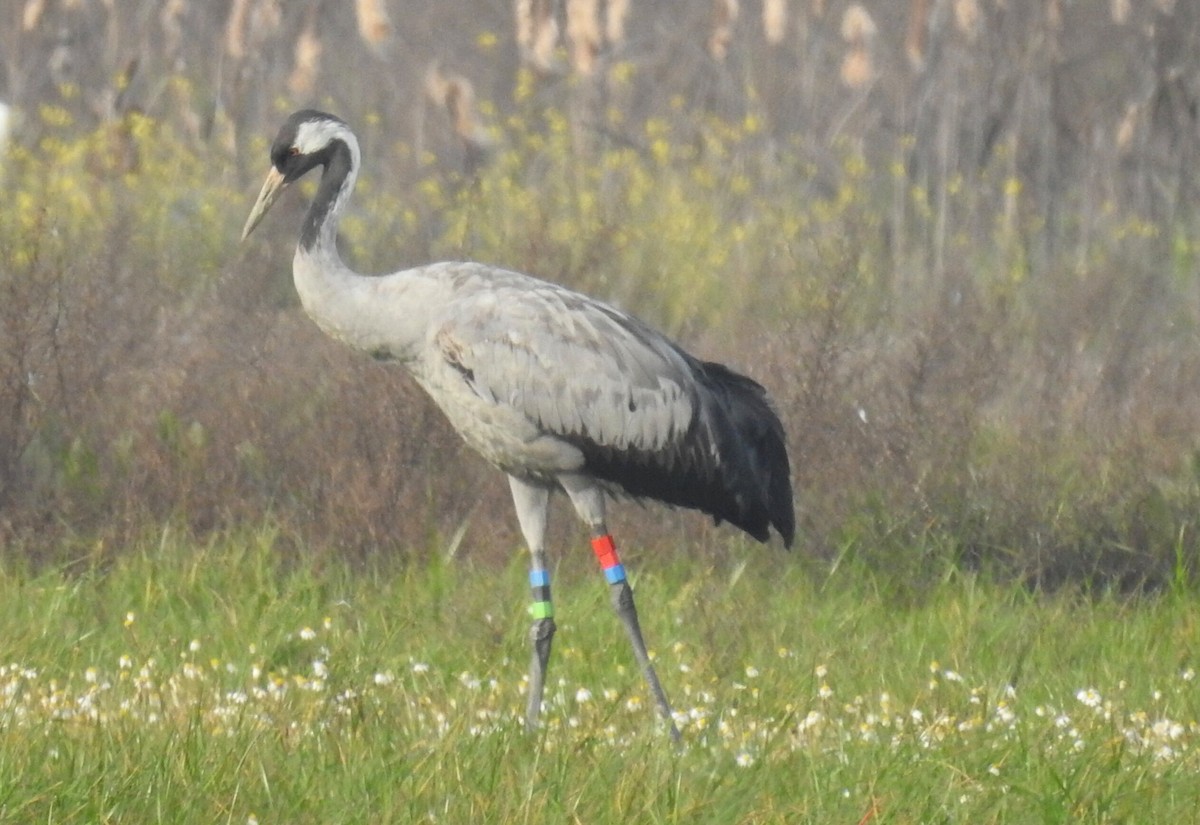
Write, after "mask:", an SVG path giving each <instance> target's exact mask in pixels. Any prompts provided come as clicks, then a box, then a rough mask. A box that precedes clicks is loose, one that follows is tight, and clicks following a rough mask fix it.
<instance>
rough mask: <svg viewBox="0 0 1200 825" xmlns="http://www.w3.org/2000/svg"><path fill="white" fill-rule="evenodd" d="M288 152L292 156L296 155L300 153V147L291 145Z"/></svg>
mask: <svg viewBox="0 0 1200 825" xmlns="http://www.w3.org/2000/svg"><path fill="white" fill-rule="evenodd" d="M288 154H289V155H291V156H292V157H295V156H296V155H298V154H300V147H299V146H293V147H292V148H291V149H288Z"/></svg>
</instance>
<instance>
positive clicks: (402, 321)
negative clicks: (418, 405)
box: [292, 129, 422, 360]
mask: <svg viewBox="0 0 1200 825" xmlns="http://www.w3.org/2000/svg"><path fill="white" fill-rule="evenodd" d="M323 151H324V153H325V157H324V158H323V160H324V167H325V168H324V173H323V174H322V175H321V182H320V184H318V186H317V193H316V195H315V196H314V197H313V201H312V205H311V206H309V209H308V214H307V215H306V216H305V218H304V225H303V227H302V228H301V232H300V243H299V244H298V245H297V246H296V255H295V258H294V259H293V260H292V276H293V280H294V281H295V284H296V292H297V293H298V294H299V296H300V303H301V304H302V305H303V306H304V311H305V312H306V313H308V316H309V317H310V318H312V319H313V320H314V321H315V322H316V323H317V326H319V327H320V328H321V329H322V330H324V331H325V332H326V333H328V334H329V335H330V336H332V337H333V338H336V339H338V340H340V341H343V342H345V343H347V344H349V345H350V346H353V347H356V348H358V349H362V350H366V351H367V352H371V353H374V354H376V355H377V356H379V357H392V358H398V359H401V360H407V359H408V357H410V353H411V351H412V349H413V347H414V344H415V342H416V341H417V340H418V339H419V337H420V334H421V329H422V328H421V327H420V324H419V321H420V317H419V315H410V314H408V313H403V312H396V309H397V307H398V306H402V305H403V304H402V301H403V299H404V296H406V295H408V293H409V292H410V287H411V283H410V282H409V281H408V279H403V280H399V281H398V280H396V278H395V277H393V278H392V279H384V278H381V277H368V276H365V275H360V274H358V273H356V272H354V271H353V270H351V269H350V268H349V267H347V266H346V265H345V264H344V263H343V262H342V258H341V255H339V254H338V250H337V228H338V221H339V220H340V219H341V216H342V211H343V210H344V209H345V207H346V203H347V201H349V199H350V194H351V192H352V191H353V189H354V182H355V180H356V179H357V177H358V163H359V149H358V141H357V140H355V138H354V135H353V134H351V133H350V131H349V130H348V129H346V130H344V131H341V132H340V133H339V134H338V136H337V137H336V138H335V139H334V140H332V141H331V142H330V143H329V144H328V147H327V148H326V149H325V150H323ZM385 280H387V281H388V283H387V284H386V285H385ZM384 292H386V293H387V297H385V296H384V295H383V294H382V293H384Z"/></svg>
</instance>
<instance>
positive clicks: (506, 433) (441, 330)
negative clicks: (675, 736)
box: [243, 111, 795, 722]
mask: <svg viewBox="0 0 1200 825" xmlns="http://www.w3.org/2000/svg"><path fill="white" fill-rule="evenodd" d="M359 159H360V154H359V148H358V142H357V140H356V138H355V137H354V135H353V133H352V132H351V131H350V129H349V127H348V126H346V124H345V123H344V122H342V121H341V120H339V119H338V118H336V117H333V116H332V115H327V114H323V113H320V112H314V111H303V112H297V113H296V114H294V115H292V117H290V118H289V119H288V120H287V122H286V123H285V124H284V126H283V128H282V129H281V130H280V133H279V136H278V137H277V139H276V141H275V143H274V144H273V146H272V148H271V160H272V169H271V171H270V174H269V175H268V177H267V181H266V183H265V184H264V185H263V189H262V192H261V193H260V195H259V198H258V202H257V203H256V204H255V207H254V209H253V210H252V212H251V214H250V217H249V218H248V219H247V222H246V228H245V230H244V232H243V237H245V236H246V235H249V233H250V232H251V231H252V230H253V228H254V227H255V226H256V225H257V223H258V221H259V220H261V218H262V216H263V215H264V214H265V213H266V212H267V210H268V209H269V208H270V206H271V204H272V203H274V201H275V199H276V197H277V196H278V194H279V193H280V192H281V191H282V190H283V189H284V188H285V187H286V186H287V185H288V184H289V183H291V182H292V181H294V180H296V179H298V178H300V177H302V176H303V175H304V174H306V173H307V172H308V171H310V170H311V169H313V168H315V167H317V166H321V167H323V169H324V172H323V174H322V178H321V182H320V184H319V186H318V189H317V193H316V195H315V196H314V198H313V202H312V205H311V207H310V209H309V212H308V215H307V216H306V218H305V220H304V224H303V226H302V229H301V236H300V243H299V245H298V247H297V249H296V254H295V258H294V261H293V272H294V277H295V284H296V289H297V292H298V293H299V295H300V299H301V302H302V304H303V305H304V308H305V310H306V311H307V312H308V314H309V315H310V316H311V317H312V318H313V319H314V320H315V321H316V323H317V324H318V325H319V326H320V327H321V328H322V329H323V330H325V331H326V332H327V333H329V334H330V335H331V336H333V337H334V338H337V339H339V340H342V341H344V342H345V343H347V344H349V345H351V346H354V347H357V348H359V349H362V350H365V351H367V352H369V353H371V354H373V355H374V356H375V357H378V358H385V359H391V360H395V361H397V362H399V363H400V364H402V365H403V366H404V367H405V368H406V369H407V370H408V371H409V372H410V373H411V374H412V375H413V377H414V378H415V379H416V380H417V382H418V383H419V384H420V385H421V386H422V387H423V388H424V389H425V390H426V391H427V392H428V394H429V396H430V397H431V398H432V399H433V400H434V401H435V402H436V403H437V405H438V406H439V407H440V408H441V409H442V411H443V412H444V413H445V414H446V417H447V418H448V419H449V421H450V423H451V424H452V425H453V426H454V428H455V429H456V430H457V431H458V432H459V434H460V435H461V436H462V437H463V439H464V440H465V441H466V442H467V443H468V444H469V445H470V446H471V447H472V448H474V449H475V450H476V451H478V452H479V453H480V455H482V456H483V457H484V458H485V459H487V460H488V461H489V462H491V463H492V464H493V465H495V466H496V467H498V468H500V469H501V470H503V471H504V472H505V473H507V474H508V475H509V478H510V483H511V485H512V487H513V496H514V502H515V504H516V506H517V515H518V518H519V520H520V522H521V527H522V531H523V533H524V534H525V537H526V540H527V541H528V542H529V546H530V552H531V554H532V555H533V558H534V567H535V569H541V568H540V565H541V563H542V553H543V547H542V542H543V538H544V529H545V519H546V513H545V509H546V502H547V501H548V492H549V491H552V490H554V489H563V490H565V491H566V492H567V494H568V495H569V497H570V498H571V500H572V503H573V504H574V505H575V508H576V510H577V511H578V512H579V514H580V516H581V518H583V519H584V521H585V522H587V523H588V525H589V526H590V527H591V528H592V531H593V535H603V534H605V533H603V532H597V531H603V530H604V526H603V523H604V512H603V510H604V505H603V498H604V494H605V493H607V494H618V495H621V494H624V495H630V496H635V497H638V498H649V499H655V500H659V501H662V502H665V503H667V504H670V505H675V506H682V507H690V508H695V509H698V510H701V511H703V512H706V513H708V514H709V515H711V516H713V518H714V519H716V520H717V521H722V520H725V521H729V522H731V523H733V524H735V525H737V526H738V527H740V528H742V529H743V530H745V531H746V532H748V533H750V534H751V535H752V536H754V537H755V538H756V539H759V540H760V541H765V540H766V539H767V538H768V537H769V534H770V529H771V528H772V527H774V529H775V530H776V531H778V532H779V534H780V535H781V537H782V538H783V541H784V543H785V544H788V545H790V544H791V542H792V539H793V535H794V530H795V522H794V515H793V510H792V491H791V482H790V478H789V465H788V458H787V452H786V447H785V440H784V433H783V426H782V424H781V423H780V421H779V418H778V416H777V415H776V414H775V412H774V411H773V409H772V408H771V404H770V402H769V400H768V398H767V395H766V392H765V390H763V388H762V387H761V386H759V385H758V384H757V383H755V382H754V381H752V380H751V379H749V378H746V377H745V376H742V375H739V374H737V373H735V372H733V371H732V370H729V369H728V368H726V367H724V366H721V365H720V364H715V363H708V362H703V361H700V360H698V359H696V358H694V357H692V356H691V355H689V354H688V353H686V352H684V351H683V350H682V349H680V348H679V347H678V346H677V345H675V344H674V343H672V342H671V341H670V340H669V339H667V338H666V337H664V336H663V335H661V334H660V333H658V332H656V331H654V330H653V329H651V328H650V327H649V326H647V325H646V324H644V323H642V322H641V321H639V320H638V319H636V318H634V317H633V316H630V315H628V314H626V313H624V312H622V311H620V310H618V309H615V308H613V307H611V306H609V305H607V304H604V303H602V302H600V301H596V300H593V299H591V298H589V297H587V296H585V295H581V294H579V293H576V292H573V291H571V290H568V289H565V288H563V287H561V286H557V285H555V284H551V283H548V282H545V281H541V280H538V279H536V278H532V277H530V276H527V275H522V274H520V273H516V272H511V271H508V270H504V269H498V268H495V267H491V266H485V265H483V264H477V263H462V262H448V263H438V264H432V265H428V266H421V267H416V268H413V269H408V270H403V271H400V272H396V273H393V274H391V275H386V276H380V277H365V276H361V275H358V274H356V273H354V272H352V271H351V270H350V269H348V268H347V267H346V266H345V265H344V264H343V263H342V261H341V258H340V256H339V255H338V252H337V247H336V226H337V221H338V218H339V216H340V214H341V211H342V209H343V208H344V207H345V205H346V202H347V199H348V197H349V195H350V192H351V191H352V189H353V187H354V182H355V179H356V176H357V172H358V167H359ZM547 592H548V591H547ZM620 609H621V608H620V607H619V610H620ZM629 613H630V614H631V615H632V616H633V628H632V629H631V630H630V632H631V638H633V637H634V636H635V633H634V629H635V628H636V614H634V613H633V609H632V595H631V594H630V595H629ZM622 618H623V620H626V618H627V617H626V614H625V613H622ZM626 625H627V628H630V627H631V626H630V624H629V621H627V620H626ZM549 632H550V634H552V633H553V626H552V624H551V627H550V631H549ZM640 641H641V639H640V631H638V632H637V633H636V638H634V646H635V653H637V652H638V647H639V644H640ZM643 648H644V646H643ZM548 651H549V641H548V638H547V641H546V647H545V656H548ZM545 656H543V657H542V662H541V671H542V672H537V673H535V674H534V675H536V676H537V677H538V679H539V680H540V678H541V677H542V676H544V667H545V661H544V659H545ZM643 657H644V649H643V650H642V651H641V652H640V653H639V661H641V660H642V658H643ZM537 661H538V658H537V656H535V662H534V670H535V671H537V670H538V666H537ZM643 666H644V669H648V660H646V661H645V662H643ZM647 678H648V679H650V680H651V687H652V689H654V688H657V682H656V679H654V678H652V670H648V672H647ZM537 692H538V696H537V701H538V702H540V682H539V683H538V686H537ZM656 695H658V698H659V699H660V708H661V709H663V710H664V711H666V710H667V705H666V701H665V696H661V688H658V689H657V691H656ZM536 712H537V708H536V707H535V705H534V702H533V700H532V698H531V708H530V717H531V722H532V721H533V720H534V719H535V718H536Z"/></svg>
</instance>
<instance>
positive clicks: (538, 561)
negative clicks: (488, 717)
mask: <svg viewBox="0 0 1200 825" xmlns="http://www.w3.org/2000/svg"><path fill="white" fill-rule="evenodd" d="M508 483H509V487H510V488H511V489H512V496H513V504H515V505H516V508H517V521H518V522H519V523H520V525H521V532H522V534H524V536H525V542H526V544H527V545H528V547H529V558H530V561H529V586H530V588H531V589H532V590H533V604H531V605H530V606H529V614H530V615H531V616H532V617H533V624H532V626H531V627H530V628H529V641H530V642H531V643H532V645H533V653H532V656H531V658H530V662H529V700H528V704H527V705H526V706H525V727H527V728H528V729H530V730H533V729H534V728H536V727H537V725H538V717H539V716H540V715H541V712H542V694H543V693H544V692H545V689H546V666H547V665H548V664H549V662H550V644H551V642H553V641H554V631H555V629H556V628H555V625H554V603H553V602H552V601H551V600H550V571H549V569H548V568H547V566H546V548H545V537H546V516H547V513H548V511H549V509H550V491H549V490H548V489H547V488H545V487H538V486H535V485H533V484H530V483H528V482H525V481H522V480H521V479H518V478H514V477H512V476H509V478H508Z"/></svg>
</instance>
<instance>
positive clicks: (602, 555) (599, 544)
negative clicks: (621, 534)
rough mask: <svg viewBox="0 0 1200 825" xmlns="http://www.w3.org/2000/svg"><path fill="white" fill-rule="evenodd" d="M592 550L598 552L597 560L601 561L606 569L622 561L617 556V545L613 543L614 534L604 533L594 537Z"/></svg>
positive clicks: (601, 564)
mask: <svg viewBox="0 0 1200 825" xmlns="http://www.w3.org/2000/svg"><path fill="white" fill-rule="evenodd" d="M592 550H594V551H595V552H596V561H598V562H600V566H601V567H602V568H604V569H605V570H607V569H608V568H610V567H616V566H617V565H618V564H620V563H621V560H620V559H619V558H617V547H616V545H615V544H613V538H612V536H609V535H603V536H598V537H597V538H594V539H592Z"/></svg>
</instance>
